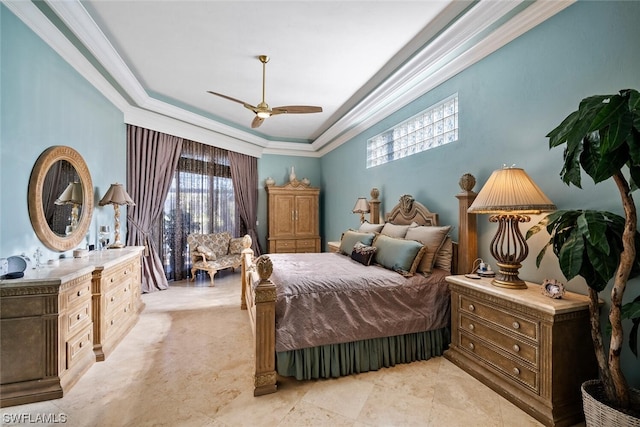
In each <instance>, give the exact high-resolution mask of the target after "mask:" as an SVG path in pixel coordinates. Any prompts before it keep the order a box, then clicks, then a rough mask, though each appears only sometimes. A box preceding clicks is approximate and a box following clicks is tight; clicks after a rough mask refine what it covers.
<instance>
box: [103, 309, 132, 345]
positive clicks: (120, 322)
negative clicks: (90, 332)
mask: <svg viewBox="0 0 640 427" xmlns="http://www.w3.org/2000/svg"><path fill="white" fill-rule="evenodd" d="M133 315H134V312H133V307H132V304H131V301H123V302H122V303H121V304H120V305H118V306H113V310H112V311H111V313H109V314H108V315H107V316H106V317H105V319H104V320H105V322H104V337H105V339H107V340H108V339H109V338H111V337H113V336H118V335H119V334H120V333H121V330H123V329H126V328H128V327H129V325H130V324H131V322H132V319H133Z"/></svg>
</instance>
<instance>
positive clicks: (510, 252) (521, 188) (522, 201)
mask: <svg viewBox="0 0 640 427" xmlns="http://www.w3.org/2000/svg"><path fill="white" fill-rule="evenodd" d="M555 209H556V207H555V205H554V204H553V203H552V202H551V200H549V198H548V197H547V196H545V195H544V193H543V192H542V190H540V188H539V187H538V186H537V185H536V184H535V183H534V182H533V181H532V180H531V178H529V175H527V173H526V172H525V171H524V170H522V169H520V168H515V167H513V166H512V167H506V166H505V167H503V168H502V169H499V170H496V171H494V172H493V173H492V174H491V176H490V177H489V179H488V180H487V182H486V183H485V185H484V186H483V187H482V190H480V192H479V193H478V196H477V197H476V199H475V201H474V202H473V203H472V204H471V206H470V207H469V212H471V213H476V214H478V213H482V214H491V216H490V217H489V221H491V222H497V223H498V231H497V232H496V236H495V237H494V238H493V240H492V241H491V255H492V256H493V257H494V258H495V260H496V261H497V266H498V271H497V273H496V277H495V278H494V279H493V280H492V281H491V283H493V284H494V285H495V286H501V287H504V288H510V289H524V288H526V284H525V282H524V280H522V279H520V278H519V277H518V270H519V269H520V267H522V264H521V263H522V261H524V260H525V259H526V258H527V255H528V254H529V248H528V246H527V242H526V240H525V239H524V237H523V236H522V233H521V232H520V227H519V224H520V223H521V222H529V221H530V218H529V216H528V215H529V214H539V213H541V212H548V211H552V210H555Z"/></svg>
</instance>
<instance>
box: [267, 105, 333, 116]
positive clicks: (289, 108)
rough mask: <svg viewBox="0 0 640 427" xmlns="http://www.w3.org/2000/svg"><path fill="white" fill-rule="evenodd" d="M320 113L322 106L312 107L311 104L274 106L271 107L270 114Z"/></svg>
mask: <svg viewBox="0 0 640 427" xmlns="http://www.w3.org/2000/svg"><path fill="white" fill-rule="evenodd" d="M307 113H322V107H313V106H311V105H286V106H283V107H275V108H272V109H271V114H272V115H275V114H307Z"/></svg>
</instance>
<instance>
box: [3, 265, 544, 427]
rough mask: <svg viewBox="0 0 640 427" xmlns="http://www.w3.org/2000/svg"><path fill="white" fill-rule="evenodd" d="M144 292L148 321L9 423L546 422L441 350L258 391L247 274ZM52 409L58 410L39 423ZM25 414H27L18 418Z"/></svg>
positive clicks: (11, 414)
mask: <svg viewBox="0 0 640 427" xmlns="http://www.w3.org/2000/svg"><path fill="white" fill-rule="evenodd" d="M218 275H219V276H220V277H218V276H216V286H215V287H209V286H208V284H209V281H208V279H207V278H206V277H202V278H200V279H199V280H198V281H196V282H194V283H191V282H177V283H173V284H172V285H171V287H170V288H169V289H168V290H165V291H162V292H155V293H151V294H145V295H143V300H144V303H145V305H146V306H145V309H144V311H143V312H142V314H141V316H140V320H139V321H138V323H137V324H136V326H135V327H134V328H133V329H132V331H131V332H130V333H129V334H128V335H127V336H126V337H125V339H124V340H123V341H122V342H121V343H120V345H119V346H118V347H117V348H116V350H115V351H114V352H113V353H112V354H111V355H110V356H109V357H108V358H107V360H106V361H104V362H99V363H96V364H94V365H93V366H92V367H91V368H90V369H89V371H88V372H87V373H86V374H85V375H84V376H83V377H82V378H81V379H80V381H79V382H78V383H77V384H76V385H75V386H74V387H73V388H72V389H71V390H69V391H68V392H67V393H65V396H64V397H63V398H61V399H56V400H51V401H47V402H40V403H33V404H28V405H20V406H14V407H9V408H3V409H2V410H0V414H1V416H2V422H0V424H2V425H25V424H30V425H42V424H45V425H61V424H62V423H61V421H64V424H62V425H65V426H181V427H182V426H322V425H326V426H362V427H364V426H539V425H540V424H539V423H538V422H537V421H536V420H534V419H533V418H531V417H530V416H528V415H527V414H525V413H524V412H522V411H521V410H520V409H518V408H517V407H515V406H514V405H512V404H511V403H509V402H508V401H507V400H505V399H504V398H502V397H500V396H499V395H498V394H496V393H494V392H493V391H491V390H490V389H489V388H487V387H485V386H484V385H482V384H481V383H480V382H478V381H477V380H475V379H474V378H472V377H471V376H469V375H468V374H466V373H465V372H463V371H461V370H460V369H458V368H457V367H456V366H455V365H453V364H451V363H450V362H449V361H447V360H446V359H444V358H443V357H436V358H433V359H431V360H428V361H423V362H415V363H411V364H407V365H398V366H395V367H393V368H387V369H382V370H380V371H377V372H369V373H365V374H359V375H354V376H350V377H344V378H340V379H331V380H320V381H295V380H290V379H281V380H282V381H281V382H280V384H279V391H278V392H277V393H275V394H271V395H267V396H261V397H257V398H256V397H253V390H252V378H251V374H250V372H251V371H250V370H251V362H252V354H251V350H250V348H251V335H252V334H251V328H250V326H249V323H248V317H247V314H246V312H244V311H241V310H240V308H239V306H240V284H239V282H240V281H239V278H240V276H239V274H238V273H235V274H232V273H225V272H222V273H218ZM52 414H54V415H56V416H57V419H50V420H49V421H58V423H56V422H51V423H48V424H47V423H39V421H41V420H42V419H44V418H46V417H51V416H52ZM18 417H22V421H23V423H16V422H15V421H16V419H17V418H18Z"/></svg>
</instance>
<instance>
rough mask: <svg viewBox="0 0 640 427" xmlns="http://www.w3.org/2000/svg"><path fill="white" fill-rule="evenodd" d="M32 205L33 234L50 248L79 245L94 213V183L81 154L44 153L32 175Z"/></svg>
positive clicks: (69, 151) (55, 148) (68, 151)
mask: <svg viewBox="0 0 640 427" xmlns="http://www.w3.org/2000/svg"><path fill="white" fill-rule="evenodd" d="M28 202H29V219H31V224H32V225H33V231H35V233H36V235H37V236H38V238H39V239H40V241H41V242H42V243H43V244H44V245H45V246H46V247H47V248H49V249H51V250H54V251H59V252H64V251H68V250H70V249H73V248H75V247H76V246H77V245H79V244H80V242H82V240H83V239H84V238H85V236H86V235H87V233H88V231H89V227H90V226H91V215H92V213H93V183H92V182H91V174H90V173H89V168H88V167H87V164H86V163H85V161H84V159H83V158H82V156H81V155H80V153H78V152H77V151H76V150H74V149H73V148H71V147H66V146H63V145H56V146H52V147H49V148H47V149H46V150H44V151H43V152H42V154H40V156H39V157H38V160H36V163H35V165H34V166H33V170H32V171H31V177H30V178H29V190H28Z"/></svg>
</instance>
